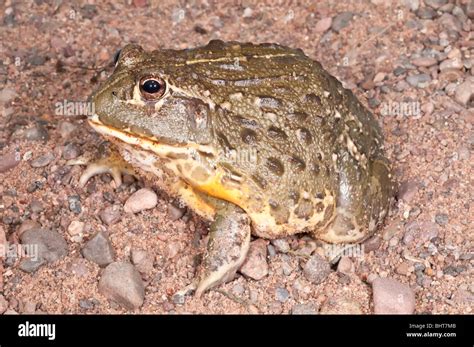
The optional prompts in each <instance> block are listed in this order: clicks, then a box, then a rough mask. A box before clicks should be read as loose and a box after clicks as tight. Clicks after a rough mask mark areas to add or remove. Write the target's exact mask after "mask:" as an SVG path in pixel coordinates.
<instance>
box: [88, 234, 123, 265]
mask: <svg viewBox="0 0 474 347" xmlns="http://www.w3.org/2000/svg"><path fill="white" fill-rule="evenodd" d="M81 253H82V255H83V256H84V258H86V259H87V260H90V261H92V262H94V263H96V264H97V265H99V266H106V265H108V264H110V263H112V262H113V261H114V259H115V252H114V248H113V247H112V244H111V243H110V241H109V238H108V237H107V235H106V234H105V233H104V232H102V231H99V232H98V233H97V234H95V235H94V236H93V237H92V238H91V239H90V240H89V241H87V242H86V244H85V245H84V247H83V248H82V251H81Z"/></svg>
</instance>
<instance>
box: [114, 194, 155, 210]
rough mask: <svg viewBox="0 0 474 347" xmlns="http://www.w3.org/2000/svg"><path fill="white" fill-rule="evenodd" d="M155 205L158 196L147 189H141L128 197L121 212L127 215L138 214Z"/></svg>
mask: <svg viewBox="0 0 474 347" xmlns="http://www.w3.org/2000/svg"><path fill="white" fill-rule="evenodd" d="M157 203H158V196H157V195H156V193H155V192H154V191H153V190H151V189H149V188H142V189H140V190H137V191H136V192H135V193H133V194H132V195H130V197H129V198H128V199H127V201H126V202H125V205H124V206H123V210H124V211H125V212H127V213H138V212H141V211H143V210H149V209H152V208H154V207H155V206H156V204H157Z"/></svg>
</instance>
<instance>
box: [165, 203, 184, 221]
mask: <svg viewBox="0 0 474 347" xmlns="http://www.w3.org/2000/svg"><path fill="white" fill-rule="evenodd" d="M185 212H186V207H179V206H176V205H175V204H172V203H171V204H168V217H169V218H170V219H171V220H172V221H175V220H178V219H180V218H181V217H183V215H184V213H185Z"/></svg>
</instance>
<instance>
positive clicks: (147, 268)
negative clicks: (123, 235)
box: [131, 249, 153, 274]
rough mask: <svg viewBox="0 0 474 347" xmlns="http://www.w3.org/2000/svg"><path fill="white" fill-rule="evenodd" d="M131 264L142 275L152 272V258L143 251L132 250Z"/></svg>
mask: <svg viewBox="0 0 474 347" xmlns="http://www.w3.org/2000/svg"><path fill="white" fill-rule="evenodd" d="M131 257H132V263H133V265H135V267H136V268H137V270H138V272H140V273H142V274H150V273H151V272H152V271H153V256H152V255H151V254H150V253H148V252H147V251H145V250H143V249H132V254H131Z"/></svg>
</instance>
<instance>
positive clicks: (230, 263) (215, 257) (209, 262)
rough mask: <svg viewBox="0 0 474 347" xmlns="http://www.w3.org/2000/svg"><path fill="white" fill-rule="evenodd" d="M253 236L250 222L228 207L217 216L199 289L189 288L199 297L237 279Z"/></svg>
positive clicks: (234, 209) (241, 211) (205, 256)
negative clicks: (236, 276)
mask: <svg viewBox="0 0 474 347" xmlns="http://www.w3.org/2000/svg"><path fill="white" fill-rule="evenodd" d="M250 233H251V232H250V219H249V217H248V216H247V214H246V213H245V212H244V211H243V210H241V209H240V208H238V207H237V206H235V205H232V204H230V203H229V204H227V206H226V207H225V208H224V209H222V210H219V211H218V212H217V215H216V218H215V220H214V222H213V223H212V224H211V230H210V234H209V242H208V244H207V251H206V254H205V255H204V259H203V262H202V267H201V272H200V274H199V276H198V281H197V285H194V284H191V285H190V286H195V287H196V291H195V295H196V296H197V297H200V296H201V295H202V294H203V293H204V292H205V291H206V290H208V289H210V288H212V287H215V286H217V285H219V284H221V283H224V282H227V281H229V280H231V279H233V278H234V276H235V273H236V272H237V270H238V269H239V268H240V266H241V265H242V263H243V262H244V260H245V257H246V255H247V252H248V250H249V245H250Z"/></svg>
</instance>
